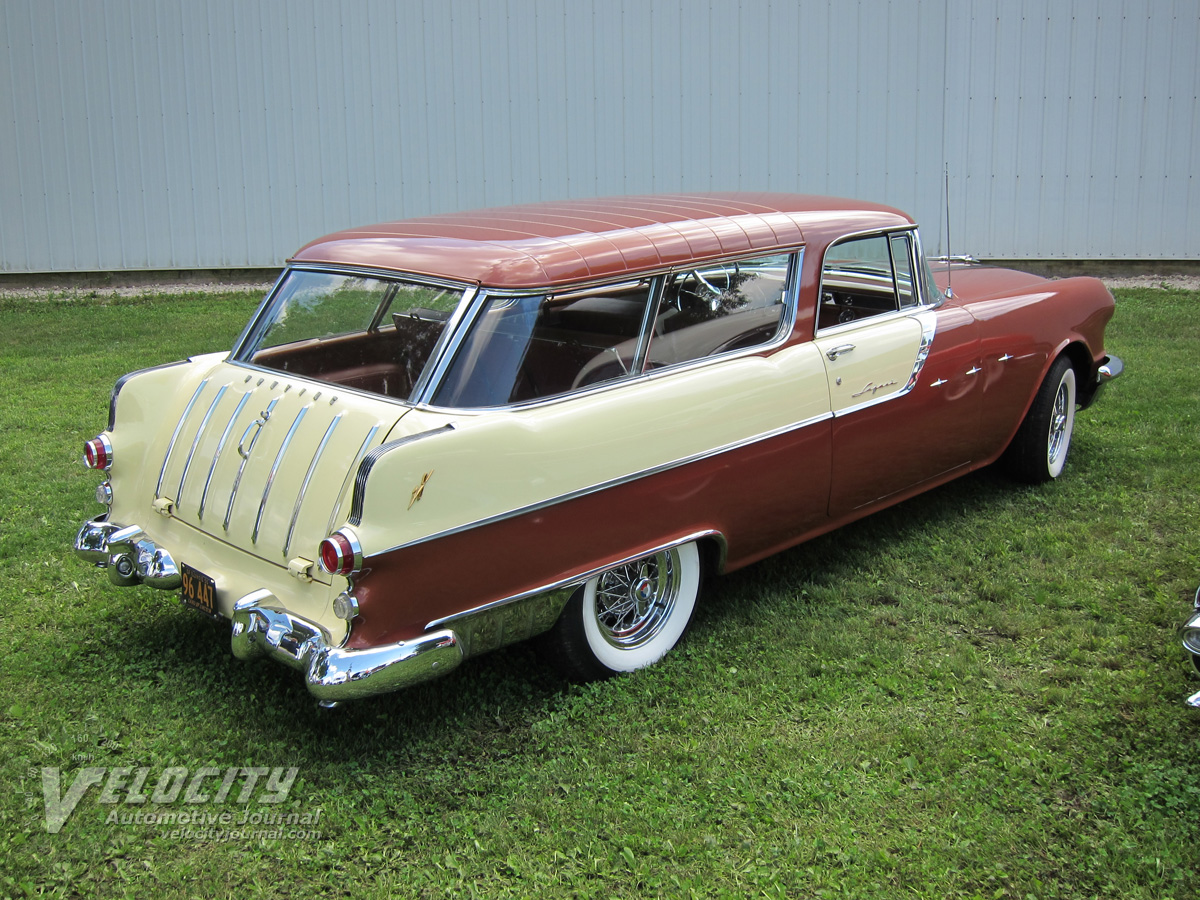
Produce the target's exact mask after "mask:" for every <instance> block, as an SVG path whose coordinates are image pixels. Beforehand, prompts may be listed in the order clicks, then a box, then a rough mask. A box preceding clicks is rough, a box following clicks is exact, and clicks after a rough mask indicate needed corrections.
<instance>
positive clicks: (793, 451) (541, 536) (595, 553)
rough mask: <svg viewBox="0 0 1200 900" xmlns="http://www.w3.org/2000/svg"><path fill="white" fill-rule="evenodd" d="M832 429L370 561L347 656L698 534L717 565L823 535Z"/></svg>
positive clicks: (762, 444)
mask: <svg viewBox="0 0 1200 900" xmlns="http://www.w3.org/2000/svg"><path fill="white" fill-rule="evenodd" d="M829 448H830V424H829V423H828V422H821V423H818V424H815V425H811V426H808V427H805V428H800V429H797V430H796V431H793V432H789V433H787V434H783V435H780V436H779V437H775V438H770V439H768V440H763V441H759V442H757V443H754V444H751V445H748V446H745V447H741V448H738V449H735V450H730V451H728V452H725V453H721V454H718V455H715V456H713V457H710V458H707V459H702V460H698V461H696V462H691V463H688V464H686V465H682V466H679V467H677V468H673V469H669V470H667V471H665V472H660V473H658V474H654V475H648V476H645V477H642V478H637V479H635V480H632V481H630V482H627V483H625V484H620V485H616V486H613V487H609V488H605V489H603V490H600V491H596V492H595V493H591V494H587V495H585V496H582V497H577V498H574V499H571V500H567V501H564V502H561V503H556V504H553V505H550V506H547V507H544V508H542V509H537V510H534V511H530V512H525V513H521V514H520V515H516V516H513V517H512V518H509V519H504V520H502V521H499V522H493V523H491V524H487V525H481V526H479V527H475V528H468V529H467V530H465V531H462V532H459V533H457V534H449V535H445V536H443V537H439V538H436V539H433V540H429V541H426V542H423V543H419V544H416V545H412V546H409V547H405V548H401V549H399V550H393V551H391V552H389V553H384V554H380V555H379V556H374V557H371V558H369V559H368V560H367V561H366V567H365V569H364V572H363V574H362V575H360V576H359V577H358V578H357V579H356V584H355V588H354V595H355V597H356V598H357V599H358V601H359V605H360V609H361V614H360V616H359V618H357V619H355V621H354V626H353V628H352V629H351V635H350V639H349V641H348V644H347V646H349V647H368V646H374V645H377V644H380V643H387V642H391V641H398V640H407V639H410V638H412V637H415V636H416V635H418V634H420V633H422V632H423V631H424V630H425V626H426V625H427V624H428V623H429V622H432V621H436V620H438V619H442V618H445V617H447V616H452V615H455V614H457V613H461V612H464V611H466V610H469V609H474V608H477V607H479V606H482V605H484V604H487V603H493V602H495V601H498V600H504V599H506V598H509V597H515V596H518V595H521V594H525V593H528V592H531V591H537V590H539V589H541V588H544V587H546V586H548V585H551V584H555V583H557V582H561V581H564V580H567V579H571V578H574V577H577V576H579V575H581V574H583V573H586V572H591V571H594V570H596V569H599V568H603V567H605V566H607V565H610V564H612V563H615V562H618V561H620V560H622V559H627V558H630V557H633V556H638V555H641V554H643V553H645V552H646V551H647V550H650V549H653V548H655V547H659V546H662V545H664V544H667V543H670V542H673V541H676V540H679V539H682V538H685V537H687V536H689V535H693V534H700V533H714V534H716V535H720V536H721V538H723V539H724V541H725V549H726V551H727V555H726V559H725V568H726V569H733V568H737V567H739V566H742V565H746V564H748V563H750V562H753V561H755V560H757V559H761V558H762V557H764V556H767V555H768V554H770V553H772V552H774V551H775V550H777V549H780V548H782V547H785V546H788V545H789V544H792V543H795V542H796V541H797V540H798V539H799V538H800V537H801V536H802V535H804V534H806V533H808V532H811V531H814V530H818V531H820V530H824V527H823V526H824V525H825V523H827V522H828V514H827V508H828V500H829V478H830V449H829Z"/></svg>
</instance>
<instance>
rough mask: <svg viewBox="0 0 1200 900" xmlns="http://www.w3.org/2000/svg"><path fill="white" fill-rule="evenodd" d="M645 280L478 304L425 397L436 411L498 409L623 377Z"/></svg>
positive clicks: (642, 308)
mask: <svg viewBox="0 0 1200 900" xmlns="http://www.w3.org/2000/svg"><path fill="white" fill-rule="evenodd" d="M651 285H652V280H651V279H642V280H640V281H633V282H627V283H623V284H612V285H601V286H594V287H589V288H587V289H584V290H576V291H569V292H564V293H559V294H532V295H528V296H516V297H514V296H505V295H495V296H489V297H487V298H486V299H485V301H484V304H483V308H482V310H480V312H479V314H478V315H477V316H476V317H475V321H474V322H473V324H472V325H471V330H470V332H469V333H468V335H467V337H466V339H465V340H464V341H463V344H462V347H461V348H460V349H459V351H458V353H457V354H456V355H455V357H454V361H453V362H452V363H451V365H450V368H449V369H448V370H447V372H446V375H445V378H443V380H442V383H441V386H440V387H439V388H438V390H437V392H436V393H435V394H434V396H433V402H434V403H435V404H436V405H438V406H455V407H482V406H504V405H506V404H509V403H522V402H527V401H530V400H538V399H541V398H542V397H553V396H555V395H556V394H562V393H565V392H567V391H570V390H573V389H576V388H582V387H587V386H588V385H592V384H599V383H601V382H605V381H612V380H614V379H618V378H624V377H625V376H627V375H628V374H629V373H630V372H631V371H632V370H633V365H634V359H635V358H636V356H637V349H638V346H639V344H640V341H639V335H640V334H641V331H642V323H643V322H644V321H645V318H646V307H647V305H648V304H649V302H650V288H651Z"/></svg>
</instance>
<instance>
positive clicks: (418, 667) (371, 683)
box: [75, 516, 465, 705]
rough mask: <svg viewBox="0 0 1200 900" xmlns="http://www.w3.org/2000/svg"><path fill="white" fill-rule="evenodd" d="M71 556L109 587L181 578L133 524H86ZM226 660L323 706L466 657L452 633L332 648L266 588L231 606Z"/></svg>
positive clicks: (172, 585)
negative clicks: (301, 685) (273, 670)
mask: <svg viewBox="0 0 1200 900" xmlns="http://www.w3.org/2000/svg"><path fill="white" fill-rule="evenodd" d="M75 555H76V556H78V557H79V558H80V559H82V560H84V561H86V562H89V563H91V564H92V565H95V566H98V567H100V568H105V569H108V577H109V579H110V580H111V581H112V583H113V584H116V585H119V586H122V587H125V586H129V585H134V584H146V585H149V586H150V587H155V588H161V589H163V590H176V589H178V588H179V587H180V585H181V582H182V579H181V578H180V575H179V568H178V566H176V564H175V560H174V559H172V558H171V554H170V553H168V552H167V551H166V550H164V549H163V548H162V547H159V546H158V545H156V544H155V543H154V542H153V541H152V540H150V539H149V538H148V537H147V536H146V533H145V532H144V531H142V529H141V527H140V526H138V525H119V524H117V523H116V522H110V521H108V517H107V516H102V517H100V518H99V519H93V520H91V521H88V522H85V523H84V524H83V527H82V528H80V529H79V533H78V534H76V536H75ZM230 642H231V647H232V650H233V655H234V656H236V657H237V658H238V659H256V658H258V657H260V656H267V657H270V658H272V659H275V660H277V661H278V662H282V663H284V664H285V665H288V666H291V667H292V668H294V669H300V670H301V671H303V672H304V673H305V680H306V681H307V683H308V689H309V691H311V692H312V694H313V695H314V696H315V697H317V699H319V700H320V701H321V702H322V703H323V704H327V705H332V704H333V703H336V702H338V701H340V700H352V699H356V698H358V697H367V696H370V695H372V694H382V693H386V692H387V691H395V690H399V689H400V688H403V687H408V686H409V685H412V684H417V683H418V682H421V681H425V680H427V679H430V678H436V677H437V676H439V675H444V674H445V673H447V672H449V671H450V670H451V669H454V668H455V667H457V666H458V664H459V663H460V662H462V661H463V658H464V656H465V653H464V650H463V641H462V639H461V638H460V637H459V635H458V634H457V633H456V632H454V631H452V630H450V629H443V630H441V631H435V632H433V633H431V634H426V635H422V636H421V637H419V638H417V639H415V640H412V641H400V642H398V643H395V644H385V645H383V646H381V647H370V648H366V649H362V650H349V649H346V648H343V647H337V646H334V645H333V642H332V641H331V640H330V637H329V634H328V633H327V632H326V631H325V630H324V629H323V628H321V626H319V625H317V624H315V623H313V622H310V621H308V620H307V619H304V618H301V617H300V616H297V615H294V614H292V613H289V612H287V611H286V610H285V609H283V608H282V604H281V603H280V602H279V601H278V599H277V598H276V597H275V596H274V595H273V594H272V593H271V592H270V591H267V590H258V591H254V592H253V593H250V594H247V595H246V596H245V597H243V598H242V599H241V600H239V601H237V603H235V604H234V609H233V634H232V635H231V638H230Z"/></svg>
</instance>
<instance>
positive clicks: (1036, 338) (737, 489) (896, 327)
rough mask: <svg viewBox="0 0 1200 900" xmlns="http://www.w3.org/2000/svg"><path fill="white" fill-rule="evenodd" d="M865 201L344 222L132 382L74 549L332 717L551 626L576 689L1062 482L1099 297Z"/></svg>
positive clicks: (723, 202)
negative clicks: (267, 664)
mask: <svg viewBox="0 0 1200 900" xmlns="http://www.w3.org/2000/svg"><path fill="white" fill-rule="evenodd" d="M938 269H939V271H938V274H937V276H936V277H935V275H934V274H933V272H932V270H931V267H930V265H929V263H928V262H927V260H926V258H925V256H924V254H923V253H922V250H921V243H920V238H919V236H918V233H917V228H916V226H915V224H914V223H913V221H912V219H910V218H909V217H908V216H906V215H905V214H903V213H901V212H899V211H897V210H895V209H891V208H888V207H885V206H879V205H875V204H870V203H861V202H856V201H847V200H839V199H832V198H824V197H811V196H793V195H782V194H745V193H743V194H735V193H730V194H705V195H677V196H659V197H623V198H609V199H601V200H590V201H571V202H564V203H543V204H537V205H532V206H517V207H511V208H506V209H491V210H481V211H477V212H468V213H460V214H453V215H439V216H429V217H426V218H420V219H413V220H409V221H402V222H393V223H389V224H384V225H377V226H372V227H368V228H361V229H354V230H350V231H344V232H339V233H337V234H333V235H330V236H328V237H325V238H322V239H320V240H317V241H314V242H313V243H311V244H309V245H307V246H306V247H304V248H303V249H301V250H300V251H299V252H298V253H297V254H296V255H295V257H294V258H293V259H292V260H291V261H290V262H289V264H288V266H287V268H286V270H285V271H284V273H283V275H282V277H281V278H280V279H279V281H278V283H277V284H276V285H275V287H274V289H273V290H272V291H271V293H270V294H269V295H268V296H267V298H266V299H265V300H264V301H263V303H262V305H261V306H260V308H259V309H258V311H257V312H256V313H255V315H254V317H253V319H251V321H250V323H249V325H248V326H247V327H246V329H245V331H244V332H243V334H242V335H241V337H239V338H238V340H237V342H236V344H235V345H234V347H233V349H232V350H231V351H230V352H229V353H218V354H211V355H205V356H198V357H194V358H192V359H189V360H186V361H183V362H178V363H172V364H170V365H165V366H160V367H158V368H154V369H148V370H146V371H142V372H135V373H132V374H130V375H127V376H125V377H124V378H122V379H121V380H120V381H119V382H118V383H117V386H116V388H115V389H114V390H113V394H112V402H111V405H110V409H109V421H108V428H107V429H106V430H105V431H104V432H103V433H102V434H100V435H99V436H98V437H96V438H95V439H93V440H91V441H89V442H87V444H86V447H85V462H86V464H87V465H89V466H91V467H92V468H94V469H97V470H99V471H101V472H103V473H104V474H105V477H106V480H105V481H104V482H103V484H102V485H101V486H100V488H99V489H98V492H97V497H98V498H99V499H100V500H101V501H102V502H103V503H105V504H106V505H107V507H108V510H107V512H106V513H105V514H103V515H101V516H99V517H97V518H95V519H93V520H91V521H89V522H87V523H85V524H84V525H83V527H82V529H81V530H80V532H79V534H78V537H77V539H76V542H75V549H76V551H77V553H78V555H79V556H81V557H82V558H83V559H85V560H88V561H90V562H92V563H94V564H96V565H97V566H101V567H105V568H107V570H108V574H109V576H110V578H111V579H112V581H113V582H114V583H115V584H119V585H133V584H139V583H142V584H147V585H150V586H152V587H158V588H163V589H166V590H171V591H179V592H181V594H182V598H183V601H184V603H186V604H187V605H189V606H192V607H196V608H198V609H200V610H203V611H204V612H206V613H209V614H211V615H215V616H221V617H224V618H226V619H229V620H231V622H232V643H233V652H234V653H235V654H236V655H237V656H238V657H241V658H246V659H249V658H252V657H256V656H260V655H262V656H270V657H273V658H275V659H276V660H279V661H282V662H284V663H286V664H288V665H290V666H293V667H295V668H297V669H299V670H301V671H302V672H303V673H304V677H305V679H306V681H307V684H308V687H309V690H310V691H312V693H313V694H314V695H315V696H316V697H317V698H319V699H320V700H321V701H322V702H323V703H325V704H332V703H335V702H337V701H339V700H343V699H347V698H355V697H362V696H366V695H371V694H376V693H379V692H382V691H389V690H394V689H396V688H400V687H403V686H405V685H409V684H413V683H415V682H419V681H422V680H424V679H427V678H430V677H432V676H435V675H441V674H444V673H446V672H449V671H450V670H451V669H453V668H455V667H456V666H457V665H458V664H459V663H460V662H462V661H463V660H464V659H466V658H467V657H470V656H473V655H476V654H479V653H482V652H485V651H488V650H491V649H493V648H496V647H500V646H503V645H505V644H509V643H511V642H513V641H518V640H523V639H525V638H529V637H533V636H535V635H539V634H540V635H544V637H543V643H544V645H545V646H546V647H547V648H548V652H549V653H550V655H551V656H553V657H554V659H555V660H556V662H557V663H558V664H559V665H560V666H561V667H562V668H564V669H565V670H566V671H567V672H568V673H570V674H572V675H574V676H577V677H580V678H597V677H604V676H606V675H609V674H612V673H614V672H621V671H630V670H634V669H637V668H640V667H642V666H645V665H648V664H649V663H652V662H654V661H655V660H657V659H659V658H660V657H661V656H662V655H663V654H664V653H666V652H667V651H668V650H670V649H671V647H673V646H674V645H675V644H676V642H677V641H678V640H679V639H680V636H681V635H682V634H683V631H684V629H685V628H686V626H687V624H688V621H689V619H690V617H691V615H692V611H693V608H694V606H695V604H696V599H697V595H698V593H699V590H700V586H701V580H702V574H703V573H705V572H714V573H719V572H723V571H729V570H732V569H736V568H739V567H741V566H745V565H748V564H750V563H753V562H754V561H756V560H759V559H762V558H763V557H765V556H767V555H768V554H771V553H775V552H778V551H780V550H782V549H784V548H786V547H790V546H792V545H794V544H797V543H799V542H801V541H804V540H806V539H808V538H811V537H813V536H814V535H817V534H821V533H823V532H826V531H829V530H830V529H833V528H836V527H838V526H839V525H842V524H844V523H846V522H849V521H852V520H854V519H857V518H860V517H861V516H864V515H866V514H868V513H870V512H872V511H874V510H877V509H880V508H882V507H885V506H889V505H891V504H894V503H897V502H899V501H901V500H904V499H905V498H906V497H911V496H912V495H914V494H916V493H918V492H920V491H924V490H927V489H929V488H931V487H933V486H935V485H939V484H942V483H944V482H946V481H949V480H950V479H952V478H956V477H958V476H960V475H962V474H964V473H967V472H970V471H972V470H974V469H978V468H979V467H981V466H986V465H990V464H992V463H994V462H997V461H998V460H999V461H1001V462H1002V463H1003V464H1004V465H1005V466H1006V467H1007V468H1008V470H1009V471H1011V472H1012V473H1013V474H1014V475H1016V476H1017V477H1019V478H1021V479H1024V480H1027V481H1034V482H1036V481H1044V480H1047V479H1051V478H1055V477H1057V476H1058V475H1059V474H1060V473H1061V472H1062V469H1063V464H1064V462H1065V461H1066V457H1067V451H1068V447H1069V445H1070V440H1071V434H1072V430H1073V427H1074V422H1075V413H1076V410H1077V408H1083V407H1086V406H1087V405H1088V404H1089V403H1091V402H1092V400H1093V399H1094V398H1095V397H1096V395H1097V392H1098V391H1099V389H1100V387H1101V386H1102V385H1103V384H1104V383H1105V382H1106V381H1108V380H1110V379H1112V378H1114V377H1115V376H1117V375H1118V374H1120V372H1121V369H1122V365H1121V361H1120V360H1119V359H1117V358H1116V357H1112V356H1108V355H1106V353H1105V348H1104V328H1105V325H1106V323H1107V322H1108V320H1109V318H1110V317H1111V316H1112V313H1113V301H1112V297H1111V296H1110V295H1109V293H1108V292H1107V291H1106V290H1105V288H1104V287H1103V286H1102V285H1101V284H1100V282H1098V281H1096V280H1094V279H1090V278H1072V279H1067V280H1063V281H1053V282H1051V281H1046V280H1043V279H1041V278H1037V277H1034V276H1031V275H1026V274H1022V273H1018V272H1012V271H1007V270H1003V269H997V268H990V267H987V266H982V265H977V264H973V263H970V262H967V261H957V262H950V261H943V262H942V263H940V264H939V266H938Z"/></svg>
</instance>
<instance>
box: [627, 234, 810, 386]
mask: <svg viewBox="0 0 1200 900" xmlns="http://www.w3.org/2000/svg"><path fill="white" fill-rule="evenodd" d="M790 259H791V257H790V255H787V254H780V255H777V256H765V257H761V258H759V259H749V260H739V261H737V262H728V263H720V264H718V265H708V266H701V267H698V268H695V269H691V270H689V271H686V272H679V273H676V274H674V275H672V276H671V277H670V278H669V279H668V280H667V283H666V286H665V288H664V290H663V293H662V299H661V300H660V301H659V303H658V310H657V313H656V315H655V318H654V330H653V332H652V334H651V335H650V349H649V355H648V357H647V362H646V365H647V367H648V368H659V367H662V366H670V365H674V364H676V363H683V362H690V361H691V360H696V359H704V358H705V357H708V356H716V355H719V354H721V353H728V352H730V351H732V350H742V349H745V348H748V347H755V346H758V345H759V344H765V343H768V342H770V341H771V340H772V339H773V338H774V337H775V336H776V335H777V334H778V333H779V329H780V326H781V325H782V323H783V321H784V309H785V305H784V300H785V298H786V295H787V281H788V264H789V261H790Z"/></svg>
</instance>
